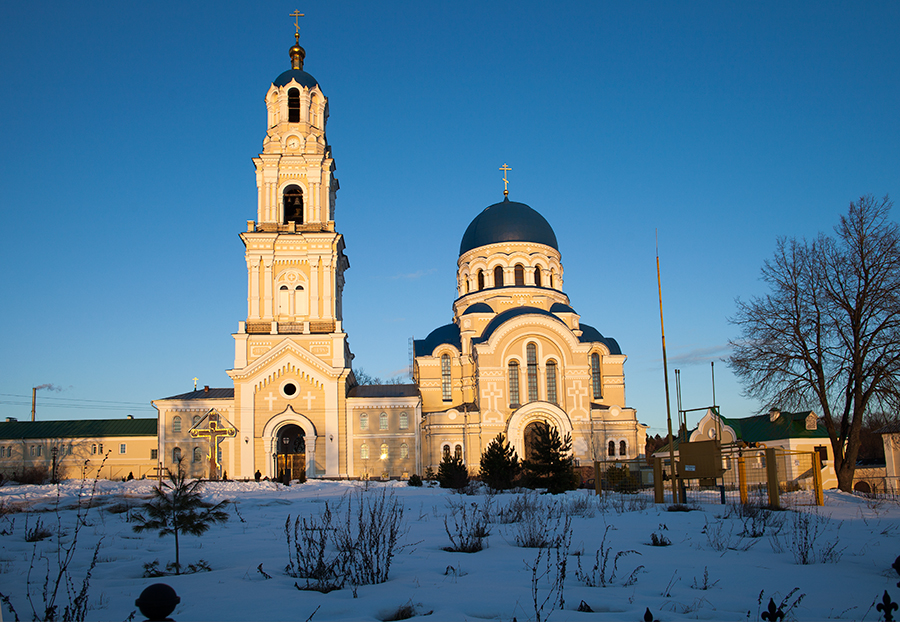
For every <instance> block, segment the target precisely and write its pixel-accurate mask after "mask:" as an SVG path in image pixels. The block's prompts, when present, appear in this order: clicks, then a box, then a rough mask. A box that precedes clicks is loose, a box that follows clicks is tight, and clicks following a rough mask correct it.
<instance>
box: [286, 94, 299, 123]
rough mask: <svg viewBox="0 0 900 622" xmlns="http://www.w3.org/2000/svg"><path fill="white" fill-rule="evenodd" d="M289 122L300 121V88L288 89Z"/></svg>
mask: <svg viewBox="0 0 900 622" xmlns="http://www.w3.org/2000/svg"><path fill="white" fill-rule="evenodd" d="M288 123H300V89H290V90H289V91H288Z"/></svg>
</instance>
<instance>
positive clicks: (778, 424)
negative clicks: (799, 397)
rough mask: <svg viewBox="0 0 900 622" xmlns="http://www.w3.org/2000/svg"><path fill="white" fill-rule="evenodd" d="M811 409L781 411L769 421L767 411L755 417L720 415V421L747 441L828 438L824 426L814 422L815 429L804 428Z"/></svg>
mask: <svg viewBox="0 0 900 622" xmlns="http://www.w3.org/2000/svg"><path fill="white" fill-rule="evenodd" d="M811 412H812V411H809V410H806V411H803V412H799V413H789V412H785V411H781V414H780V415H779V417H778V419H776V420H775V421H771V420H770V417H769V413H766V414H764V415H757V416H755V417H743V418H741V419H730V418H728V417H722V423H724V424H725V425H728V426H731V427H732V429H734V431H735V433H736V434H737V437H738V439H740V440H742V441H745V442H747V443H764V442H766V441H776V440H782V439H788V438H828V432H827V431H826V430H825V426H823V425H821V424H820V423H818V422H816V429H815V430H807V429H806V418H807V417H808V416H809V415H810V414H811Z"/></svg>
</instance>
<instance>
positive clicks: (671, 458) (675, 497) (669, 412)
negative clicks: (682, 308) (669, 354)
mask: <svg viewBox="0 0 900 622" xmlns="http://www.w3.org/2000/svg"><path fill="white" fill-rule="evenodd" d="M656 284H657V286H658V288H659V328H660V334H661V335H662V356H663V381H664V382H665V385H666V422H667V423H668V426H669V467H670V469H671V480H672V502H673V503H678V488H677V484H676V479H677V476H676V474H675V473H676V469H675V447H674V444H673V437H672V406H671V403H670V400H669V368H668V365H667V362H666V327H665V324H664V323H663V306H662V277H661V276H660V271H659V232H657V234H656Z"/></svg>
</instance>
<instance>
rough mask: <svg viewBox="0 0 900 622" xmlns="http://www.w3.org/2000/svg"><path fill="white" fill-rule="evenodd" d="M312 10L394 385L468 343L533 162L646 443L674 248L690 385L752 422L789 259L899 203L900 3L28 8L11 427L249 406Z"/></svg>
mask: <svg viewBox="0 0 900 622" xmlns="http://www.w3.org/2000/svg"><path fill="white" fill-rule="evenodd" d="M295 8H299V9H300V10H301V11H302V12H304V13H305V14H306V17H305V18H303V19H302V20H301V44H302V45H303V46H304V47H305V48H306V51H307V58H306V65H305V69H306V70H307V71H309V72H310V73H311V74H313V75H314V76H315V77H316V78H317V79H318V81H319V83H320V85H321V87H322V89H323V91H324V93H325V95H326V96H327V97H328V98H329V107H330V113H331V116H330V119H329V124H328V139H329V142H330V143H331V145H332V147H333V153H334V157H335V160H336V163H337V177H338V179H339V180H340V184H341V190H340V192H339V193H338V202H337V214H336V219H337V227H338V230H339V231H341V232H342V233H343V234H344V236H345V239H346V244H347V254H348V257H349V259H350V264H351V268H350V270H349V272H348V273H347V275H346V277H347V285H346V289H345V322H344V327H345V329H346V330H347V331H348V333H349V336H350V345H351V349H352V351H353V352H354V353H355V355H356V360H355V362H354V365H355V366H357V367H359V366H361V367H363V368H365V369H366V370H367V371H368V372H369V373H372V374H377V375H380V376H391V375H393V374H395V373H397V372H398V371H401V370H402V369H404V368H405V366H406V365H407V364H408V360H409V352H408V340H409V338H410V337H413V336H415V337H416V338H421V337H424V336H426V335H427V334H428V332H429V331H430V330H431V329H433V328H435V327H437V326H439V325H441V324H444V323H446V322H448V321H449V320H450V318H451V303H452V301H453V299H454V297H455V273H456V259H457V254H458V249H459V241H460V238H461V237H462V234H463V232H464V231H465V228H466V226H467V225H468V223H469V222H470V221H471V220H472V218H474V217H475V216H476V215H477V214H478V213H479V212H480V211H481V210H482V209H483V208H484V207H486V206H487V205H490V204H492V203H495V202H496V201H499V200H501V199H502V190H503V183H502V181H501V173H500V171H498V167H499V166H500V165H502V164H503V163H508V164H509V165H510V166H511V167H512V168H513V170H512V171H511V172H510V175H509V179H510V182H511V183H510V198H511V199H513V200H517V201H522V202H524V203H527V204H529V205H531V206H532V207H534V208H535V209H537V210H538V211H539V212H541V214H543V215H544V216H545V217H546V218H547V219H548V221H549V222H550V223H551V225H552V226H553V227H554V229H555V231H556V234H557V237H558V239H559V245H560V250H561V251H562V255H563V265H564V268H565V290H566V293H567V294H568V295H569V296H570V298H571V301H572V305H573V306H574V307H575V309H576V310H577V311H578V312H579V313H580V314H581V316H582V320H583V321H584V322H585V323H588V324H591V325H593V326H595V327H596V328H598V329H599V330H600V331H601V332H602V333H603V334H604V335H608V336H613V337H615V338H616V339H617V340H618V341H619V343H620V345H621V346H622V349H623V351H624V352H625V353H626V354H627V355H628V362H627V363H626V367H625V369H626V390H627V401H628V405H629V406H633V407H635V408H637V409H638V416H639V419H640V420H641V421H643V422H645V423H648V424H649V425H650V426H651V433H656V432H660V433H662V432H663V430H664V427H665V394H664V391H663V383H662V365H661V349H660V337H659V307H658V301H657V289H656V264H655V232H656V231H657V230H658V233H659V251H660V257H661V262H662V282H663V297H664V311H665V320H666V339H667V344H668V353H669V364H670V379H673V371H672V370H674V369H676V368H678V369H681V373H682V390H683V402H684V406H685V407H700V406H706V405H708V404H709V403H710V402H711V399H712V397H711V382H710V361H717V363H716V397H717V401H718V403H719V404H720V405H721V406H722V408H723V412H724V413H725V414H726V415H729V416H734V417H741V416H749V415H751V414H754V413H755V412H756V411H757V410H758V409H759V407H760V405H759V404H757V403H756V402H755V401H752V400H748V399H746V398H745V397H743V396H742V391H741V390H742V387H741V386H740V385H739V384H738V383H737V382H736V381H735V379H734V378H733V377H732V375H731V374H730V372H729V371H728V369H727V367H726V365H725V364H724V363H723V362H721V361H722V360H723V358H724V357H726V356H727V354H728V350H727V341H728V339H729V338H735V337H737V336H738V333H737V330H736V328H735V327H734V326H733V325H731V324H729V322H728V318H729V317H730V316H731V315H733V313H734V310H735V306H734V299H735V297H738V296H740V297H742V298H746V297H749V296H752V295H754V294H759V293H761V292H762V291H763V287H762V284H761V282H760V281H759V278H758V277H759V269H760V267H761V265H762V262H763V261H764V260H765V259H766V258H767V257H769V256H770V255H771V253H772V251H773V249H774V246H775V240H776V238H777V237H778V236H813V235H815V234H817V233H818V232H819V231H826V232H827V231H830V230H831V228H832V226H833V225H834V224H835V223H836V222H837V219H838V216H839V214H840V213H841V212H843V211H844V210H846V207H847V205H848V204H849V202H850V201H851V200H855V199H856V198H858V197H859V196H860V195H863V194H869V193H871V194H874V195H876V196H879V197H880V196H883V195H885V194H892V195H895V196H896V195H898V194H900V150H898V145H900V115H898V112H897V111H898V109H900V80H898V76H900V40H898V37H897V32H898V27H900V3H897V2H866V3H851V2H841V3H839V2H829V3H812V2H809V3H799V2H798V3H782V2H758V3H746V2H719V1H716V2H691V3H663V2H628V3H624V2H617V3H610V2H571V3H539V2H527V1H526V2H456V3H432V2H387V3H371V2H330V3H318V5H317V6H303V5H297V6H295V5H294V4H285V3H281V2H267V3H248V2H218V3H208V2H191V3H178V4H175V3H171V4H170V3H121V2H93V3H87V4H84V3H79V4H75V3H63V2H60V3H42V2H34V3H6V4H4V5H3V6H2V8H0V24H2V25H0V32H2V37H0V75H2V79H3V88H2V89H0V137H2V138H0V162H2V166H0V206H2V213H3V215H4V216H5V218H4V221H5V222H6V232H7V234H6V240H5V243H4V244H3V245H2V250H0V259H2V261H3V265H4V268H5V277H4V279H3V282H4V295H3V304H2V305H0V321H2V325H3V326H4V327H5V329H6V336H5V338H4V340H3V347H2V351H3V361H4V365H3V373H2V374H0V394H2V395H0V415H2V416H16V417H19V418H20V419H22V418H26V417H28V412H29V410H30V397H17V396H30V390H31V387H33V386H38V385H43V384H52V385H54V387H58V388H60V389H61V390H59V391H51V390H44V391H41V392H40V393H39V398H38V417H39V418H41V419H64V418H77V417H85V416H96V417H119V416H124V415H125V414H128V413H133V414H135V415H136V416H152V415H153V414H154V413H155V411H154V410H153V409H152V407H150V405H149V401H150V400H151V399H155V398H160V397H165V396H168V395H173V394H177V393H181V392H183V391H187V390H190V389H191V388H192V378H194V377H195V376H196V377H198V378H199V383H200V384H201V385H204V384H208V385H210V386H230V381H229V378H228V377H227V375H226V374H225V370H226V369H229V368H230V367H231V366H232V364H233V356H234V346H233V340H232V338H231V337H230V334H231V333H232V332H234V331H235V330H236V328H237V323H238V322H239V321H241V320H243V319H244V317H245V315H246V280H245V279H246V267H245V264H244V258H243V245H242V244H241V242H240V239H239V238H238V233H239V232H240V231H241V230H242V229H243V228H244V227H245V226H246V221H247V220H249V219H254V218H255V216H256V186H255V177H254V171H253V165H252V162H251V158H252V157H253V156H255V155H256V154H258V153H259V151H260V149H261V145H262V138H263V136H264V132H265V107H264V103H263V97H264V95H265V92H266V90H267V89H268V87H269V85H270V83H271V81H272V80H273V79H274V78H275V77H276V76H277V75H278V74H279V73H281V71H283V70H284V69H286V68H288V67H289V58H288V48H289V47H290V46H291V44H292V43H293V32H294V29H293V25H292V19H291V18H290V17H289V16H288V14H289V13H290V12H292V11H293V10H294V9H295ZM672 389H673V398H672V400H673V402H672V403H673V409H674V403H675V401H674V380H672ZM77 400H84V401H77ZM97 400H104V401H107V402H110V403H108V404H100V403H97V402H96V401H97ZM23 404H24V405H23ZM76 406H77V408H76Z"/></svg>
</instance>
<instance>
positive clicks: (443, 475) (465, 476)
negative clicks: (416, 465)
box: [437, 456, 469, 490]
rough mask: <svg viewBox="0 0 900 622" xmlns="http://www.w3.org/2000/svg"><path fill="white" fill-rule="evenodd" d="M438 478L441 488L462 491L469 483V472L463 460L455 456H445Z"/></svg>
mask: <svg viewBox="0 0 900 622" xmlns="http://www.w3.org/2000/svg"><path fill="white" fill-rule="evenodd" d="M437 478H438V482H440V484H441V488H453V489H454V490H460V489H461V488H465V487H466V485H467V484H468V483H469V471H468V469H466V465H465V464H463V461H462V459H460V458H457V457H455V456H444V459H443V460H441V464H440V467H438V475H437Z"/></svg>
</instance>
